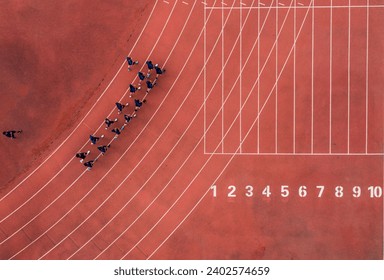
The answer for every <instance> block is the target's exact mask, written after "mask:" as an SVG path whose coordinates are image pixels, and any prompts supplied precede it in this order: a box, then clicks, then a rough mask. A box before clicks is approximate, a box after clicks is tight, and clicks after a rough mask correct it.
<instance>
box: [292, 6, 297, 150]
mask: <svg viewBox="0 0 384 280" xmlns="http://www.w3.org/2000/svg"><path fill="white" fill-rule="evenodd" d="M296 1H297V0H295V4H294V5H295V8H294V9H293V40H295V38H296V21H297V9H296V5H297V4H296ZM293 152H294V153H295V152H296V44H295V45H294V46H293Z"/></svg>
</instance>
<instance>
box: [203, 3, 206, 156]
mask: <svg viewBox="0 0 384 280" xmlns="http://www.w3.org/2000/svg"><path fill="white" fill-rule="evenodd" d="M203 10H204V26H203V29H204V64H203V65H204V81H203V83H204V90H203V91H204V101H203V104H204V154H205V153H206V152H207V137H206V133H207V103H206V101H205V100H206V98H205V97H206V94H207V68H206V67H205V65H206V64H207V54H206V53H207V43H206V42H207V9H203Z"/></svg>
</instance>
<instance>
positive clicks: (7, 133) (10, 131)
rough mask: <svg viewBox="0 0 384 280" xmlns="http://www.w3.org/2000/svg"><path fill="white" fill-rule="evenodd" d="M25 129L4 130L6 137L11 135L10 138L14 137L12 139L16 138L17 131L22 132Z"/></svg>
mask: <svg viewBox="0 0 384 280" xmlns="http://www.w3.org/2000/svg"><path fill="white" fill-rule="evenodd" d="M22 132H23V131H22V130H8V131H3V135H5V136H6V137H9V138H12V139H15V138H16V137H15V133H22Z"/></svg>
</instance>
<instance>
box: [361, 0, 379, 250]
mask: <svg viewBox="0 0 384 280" xmlns="http://www.w3.org/2000/svg"><path fill="white" fill-rule="evenodd" d="M366 36H367V42H366V43H367V46H366V48H367V55H366V61H365V95H366V98H365V152H366V153H368V139H369V138H368V117H369V114H368V109H369V108H368V103H369V83H368V82H369V76H368V73H369V72H368V71H369V0H367V35H366ZM383 243H384V242H383Z"/></svg>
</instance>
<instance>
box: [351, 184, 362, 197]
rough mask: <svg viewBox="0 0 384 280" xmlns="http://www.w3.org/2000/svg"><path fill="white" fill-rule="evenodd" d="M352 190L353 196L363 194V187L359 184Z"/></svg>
mask: <svg viewBox="0 0 384 280" xmlns="http://www.w3.org/2000/svg"><path fill="white" fill-rule="evenodd" d="M352 192H353V194H352V195H353V197H356V198H357V197H360V195H361V188H360V187H359V186H354V187H353V189H352Z"/></svg>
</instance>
